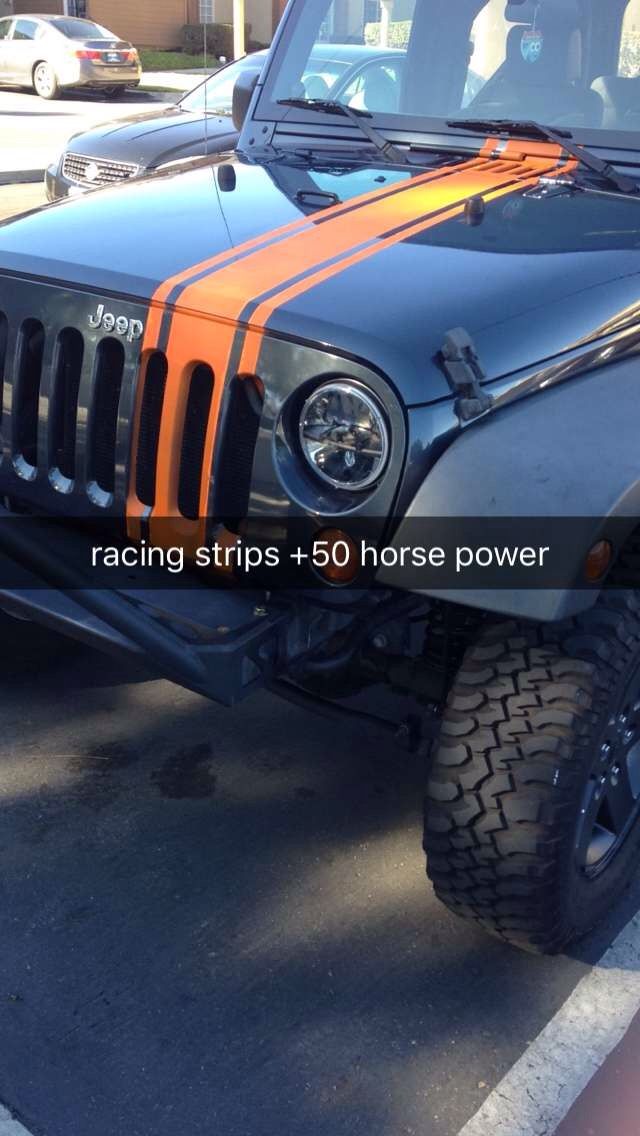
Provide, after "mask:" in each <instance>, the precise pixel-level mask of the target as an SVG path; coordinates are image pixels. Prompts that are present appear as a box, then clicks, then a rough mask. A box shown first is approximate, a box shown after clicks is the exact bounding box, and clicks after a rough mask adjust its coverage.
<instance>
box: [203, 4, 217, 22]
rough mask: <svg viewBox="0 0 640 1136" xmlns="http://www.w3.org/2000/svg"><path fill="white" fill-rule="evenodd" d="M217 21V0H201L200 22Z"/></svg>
mask: <svg viewBox="0 0 640 1136" xmlns="http://www.w3.org/2000/svg"><path fill="white" fill-rule="evenodd" d="M214 21H215V0H200V23H201V24H213V23H214Z"/></svg>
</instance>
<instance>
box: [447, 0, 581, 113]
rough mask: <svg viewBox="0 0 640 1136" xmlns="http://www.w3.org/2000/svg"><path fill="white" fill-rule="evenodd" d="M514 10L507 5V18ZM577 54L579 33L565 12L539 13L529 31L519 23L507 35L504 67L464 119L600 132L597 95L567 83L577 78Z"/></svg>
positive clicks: (546, 9)
mask: <svg viewBox="0 0 640 1136" xmlns="http://www.w3.org/2000/svg"><path fill="white" fill-rule="evenodd" d="M514 7H515V6H514V5H509V6H508V8H507V13H509V12H511V11H513V9H514ZM535 31H537V32H538V39H536V36H535ZM581 54H582V36H581V33H580V30H579V28H578V26H577V25H576V24H575V23H573V22H570V21H569V19H568V18H567V12H566V10H562V9H560V10H559V11H558V10H556V11H554V9H552V8H542V7H540V9H539V14H538V15H537V17H536V22H535V27H534V25H533V24H522V23H519V24H515V25H514V27H512V28H511V29H510V31H509V33H508V36H507V52H506V58H505V61H504V63H503V64H502V66H501V67H499V68H498V70H497V71H496V73H495V75H493V76H492V77H491V78H490V79H488V81H487V82H486V84H485V85H484V87H483V88H482V90H481V91H480V92H479V93H478V94H477V95H476V97H475V99H473V100H472V102H471V103H470V104H469V106H468V107H467V108H466V111H465V114H466V116H468V117H473V118H518V119H520V118H524V119H535V120H537V121H538V122H541V123H545V124H546V125H548V126H552V125H554V126H564V125H567V126H591V127H598V126H600V123H601V121H602V113H603V105H602V99H601V98H600V95H599V93H598V92H597V91H595V90H589V89H587V88H584V87H579V86H577V85H575V82H574V81H573V80H574V79H576V78H577V77H578V76H579V74H580V64H581V58H580V57H581Z"/></svg>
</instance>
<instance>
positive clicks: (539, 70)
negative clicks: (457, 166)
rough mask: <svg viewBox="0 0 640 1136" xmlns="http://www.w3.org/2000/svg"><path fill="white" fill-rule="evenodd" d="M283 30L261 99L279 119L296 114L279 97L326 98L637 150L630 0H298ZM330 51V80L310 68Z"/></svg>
mask: <svg viewBox="0 0 640 1136" xmlns="http://www.w3.org/2000/svg"><path fill="white" fill-rule="evenodd" d="M288 31H289V35H288V36H285V37H284V40H283V42H282V46H281V56H280V59H279V65H276V66H274V67H273V68H271V71H270V75H269V78H268V81H267V84H266V89H265V96H264V97H265V99H266V100H268V102H269V103H270V104H271V113H273V114H274V116H276V117H278V118H285V117H286V119H287V121H288V122H290V121H295V120H296V119H300V118H304V116H305V114H306V111H305V110H304V107H301V106H297V107H283V106H282V105H279V104H281V103H282V101H283V100H288V99H296V100H301V99H320V98H329V97H330V98H332V99H338V100H339V101H341V102H343V103H345V104H346V105H348V106H350V107H352V108H353V109H354V110H361V111H368V112H369V113H370V114H372V115H373V116H374V119H380V120H381V122H382V124H383V125H384V124H385V119H388V125H389V126H390V127H391V126H394V127H396V128H397V127H402V126H406V128H407V129H409V128H410V129H415V128H417V129H423V130H428V129H430V128H434V126H435V125H436V124H437V128H438V129H439V130H441V129H442V128H443V127H444V128H445V129H447V127H446V126H445V123H446V122H447V120H451V119H456V120H457V119H460V118H465V119H482V120H494V119H509V120H516V121H518V122H523V121H536V122H538V123H541V124H544V125H547V126H551V127H555V128H556V129H558V130H564V131H568V132H571V133H574V132H575V133H577V134H580V133H581V132H582V133H583V134H587V135H589V136H591V135H594V137H595V141H596V142H597V140H598V137H599V136H601V137H602V136H603V132H604V131H608V132H611V131H616V132H624V135H625V137H624V139H622V144H623V145H625V146H627V147H632V148H636V146H638V148H640V134H639V132H640V0H628V2H627V3H625V0H616V2H614V0H512V2H510V3H507V2H506V0H455V2H454V3H451V0H305V3H304V4H300V5H299V6H298V8H297V10H295V9H294V13H293V15H292V17H291V22H290V24H289V28H288ZM332 53H333V54H334V55H335V56H336V57H339V58H341V60H343V61H345V60H348V58H349V55H350V54H351V57H352V58H351V60H350V62H349V63H348V71H347V72H346V76H345V75H343V76H342V78H341V80H340V81H338V82H336V80H335V79H334V78H333V77H332V76H325V75H324V74H323V72H322V71H321V69H320V68H319V67H318V66H315V65H314V60H317V59H319V58H321V57H324V58H330V57H331V54H332ZM403 119H404V120H405V121H404V122H402V121H401V120H403ZM429 120H431V126H430V125H429ZM433 120H436V123H434V122H433ZM443 120H444V121H443ZM331 121H332V127H331V128H332V129H338V128H339V126H340V124H341V123H342V124H343V127H344V123H343V120H341V119H336V118H335V116H334V117H333V118H332V120H331ZM456 129H457V130H458V131H459V130H460V128H459V127H457V128H456Z"/></svg>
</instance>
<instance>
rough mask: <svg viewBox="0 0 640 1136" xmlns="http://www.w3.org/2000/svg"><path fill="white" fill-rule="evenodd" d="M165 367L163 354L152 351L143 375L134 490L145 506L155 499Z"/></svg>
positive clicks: (153, 503)
mask: <svg viewBox="0 0 640 1136" xmlns="http://www.w3.org/2000/svg"><path fill="white" fill-rule="evenodd" d="M168 370H169V368H168V364H167V358H166V355H164V354H163V353H162V351H155V352H154V353H153V355H151V357H150V358H149V361H148V363H147V369H146V372H145V377H144V390H143V394H142V404H141V407H140V429H139V434H138V453H137V458H136V494H137V496H138V500H139V501H141V502H142V504H143V505H148V506H152V505H155V503H156V469H157V463H158V442H159V439H160V422H161V420H162V407H163V405H164V394H165V389H166V385H167V373H168Z"/></svg>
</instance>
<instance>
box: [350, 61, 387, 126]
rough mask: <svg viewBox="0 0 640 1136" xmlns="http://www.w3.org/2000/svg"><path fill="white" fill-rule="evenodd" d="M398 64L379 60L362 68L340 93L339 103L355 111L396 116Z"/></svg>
mask: <svg viewBox="0 0 640 1136" xmlns="http://www.w3.org/2000/svg"><path fill="white" fill-rule="evenodd" d="M400 74H401V67H400V64H399V62H398V63H396V62H395V61H394V60H381V61H379V62H378V61H376V62H375V63H370V64H368V66H366V67H363V68H362V70H361V71H359V72H358V74H357V75H356V76H355V77H354V78H353V79H352V80H351V81H350V82H348V83H347V85H346V87H344V88H343V90H342V91H341V92H340V95H339V99H340V102H341V103H346V104H347V106H351V107H353V108H354V109H355V110H368V111H372V112H374V113H375V112H377V113H378V114H397V112H398V103H399V99H400Z"/></svg>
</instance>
